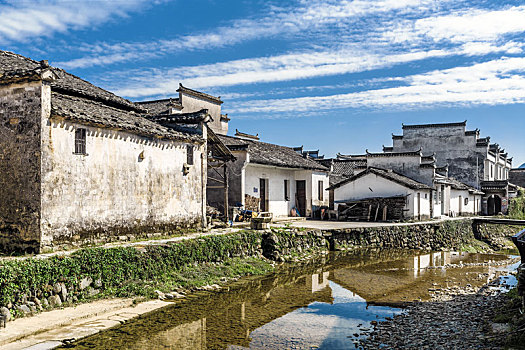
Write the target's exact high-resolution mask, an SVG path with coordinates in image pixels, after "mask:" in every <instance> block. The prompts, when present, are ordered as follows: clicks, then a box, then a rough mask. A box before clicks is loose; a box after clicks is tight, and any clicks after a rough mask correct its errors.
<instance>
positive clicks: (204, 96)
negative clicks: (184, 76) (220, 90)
mask: <svg viewBox="0 0 525 350" xmlns="http://www.w3.org/2000/svg"><path fill="white" fill-rule="evenodd" d="M177 92H179V93H180V92H182V93H183V94H187V95H192V96H195V97H199V98H202V99H205V100H208V101H210V102H214V103H217V104H222V103H223V102H222V100H221V97H220V96H218V97H216V96H212V95H208V94H205V93H204V92H200V91H197V90H193V89H190V88H187V87H185V86H183V85H182V84H179V88H178V89H177Z"/></svg>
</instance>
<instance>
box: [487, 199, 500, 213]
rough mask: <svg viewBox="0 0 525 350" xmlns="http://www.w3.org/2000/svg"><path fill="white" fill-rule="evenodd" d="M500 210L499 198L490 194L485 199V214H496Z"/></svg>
mask: <svg viewBox="0 0 525 350" xmlns="http://www.w3.org/2000/svg"><path fill="white" fill-rule="evenodd" d="M500 212H501V198H500V196H497V195H495V194H493V195H491V196H490V197H489V198H488V200H487V214H488V215H497V214H498V213H500Z"/></svg>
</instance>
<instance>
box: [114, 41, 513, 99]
mask: <svg viewBox="0 0 525 350" xmlns="http://www.w3.org/2000/svg"><path fill="white" fill-rule="evenodd" d="M520 45H521V44H518V43H513V42H509V43H505V44H503V45H501V46H498V45H492V44H487V43H479V44H475V43H470V44H465V45H463V46H461V47H459V48H454V49H450V50H429V51H424V50H416V51H412V52H406V53H393V54H388V53H375V54H374V53H369V52H367V51H358V49H350V48H348V49H342V50H331V51H321V52H316V51H309V52H303V53H290V54H285V55H278V56H270V57H259V58H253V59H242V60H233V61H227V62H219V63H215V64H208V65H201V66H189V67H178V68H173V69H153V70H150V71H131V72H122V73H121V74H120V75H118V74H117V75H115V78H113V79H114V80H118V81H125V82H126V84H125V85H120V86H116V87H113V90H116V93H117V94H120V95H122V96H126V97H129V98H143V97H147V96H157V95H169V94H174V93H175V92H176V90H177V89H178V85H179V82H182V83H183V84H184V85H186V86H190V87H193V88H213V87H225V86H234V85H243V84H254V83H270V82H282V81H291V80H298V79H308V78H316V77H323V76H334V75H342V74H349V73H357V72H364V71H370V70H373V69H382V68H386V67H392V66H394V65H397V64H403V63H407V62H414V61H419V60H424V59H429V58H443V57H450V56H454V55H468V56H470V55H478V54H479V55H485V54H488V53H502V52H503V53H511V52H512V53H514V52H516V50H521V46H520Z"/></svg>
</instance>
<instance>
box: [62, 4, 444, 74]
mask: <svg viewBox="0 0 525 350" xmlns="http://www.w3.org/2000/svg"><path fill="white" fill-rule="evenodd" d="M446 1H450V0H441V1H435V0H378V1H364V0H354V1H348V0H343V1H334V0H332V1H326V0H325V1H319V0H317V1H302V2H301V3H302V5H303V6H299V7H296V8H272V9H271V11H270V12H271V13H270V14H266V15H265V16H262V17H259V18H251V19H239V20H235V21H232V22H231V23H230V25H228V26H222V27H218V28H214V29H213V30H211V31H209V32H204V33H200V34H191V35H182V36H179V37H178V38H177V39H172V40H158V41H155V42H148V43H118V44H113V45H111V44H107V43H99V44H95V45H83V49H84V50H85V51H88V52H89V51H90V52H91V53H92V54H91V55H88V56H85V57H81V58H77V59H72V60H69V61H64V62H56V65H59V66H61V67H63V68H66V69H72V68H88V67H92V66H97V65H108V64H113V63H118V62H126V61H131V60H137V59H144V58H145V57H144V56H143V53H144V52H150V53H152V54H151V55H157V56H161V55H164V54H168V53H173V52H179V51H181V50H185V51H192V50H201V49H205V50H209V49H214V48H220V47H226V46H231V45H235V44H238V43H242V42H246V41H250V40H254V39H262V38H268V37H274V36H277V35H295V34H302V33H304V32H305V31H306V32H309V31H315V30H316V29H318V28H320V27H326V26H329V25H337V26H345V25H348V24H349V23H346V22H345V21H354V20H356V18H359V17H360V16H367V15H371V14H377V13H386V12H390V11H397V10H405V11H406V10H409V9H412V10H415V11H418V12H422V11H425V10H426V9H427V8H429V7H432V6H434V5H435V4H436V3H440V2H446ZM153 53H154V54H153ZM149 57H150V56H148V57H146V58H149Z"/></svg>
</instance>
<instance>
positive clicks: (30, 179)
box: [0, 82, 49, 252]
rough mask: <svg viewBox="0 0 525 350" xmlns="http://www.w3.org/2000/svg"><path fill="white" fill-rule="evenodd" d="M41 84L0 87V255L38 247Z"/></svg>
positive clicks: (30, 83)
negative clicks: (0, 253)
mask: <svg viewBox="0 0 525 350" xmlns="http://www.w3.org/2000/svg"><path fill="white" fill-rule="evenodd" d="M46 89H49V87H48V86H45V85H42V82H29V83H21V84H11V85H7V86H5V85H4V86H0V198H1V201H0V251H4V252H12V251H14V250H17V251H28V252H31V251H37V250H38V248H39V244H40V227H39V226H40V190H41V188H40V179H41V171H40V160H41V157H40V140H41V137H40V123H41V114H42V91H43V90H46Z"/></svg>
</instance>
